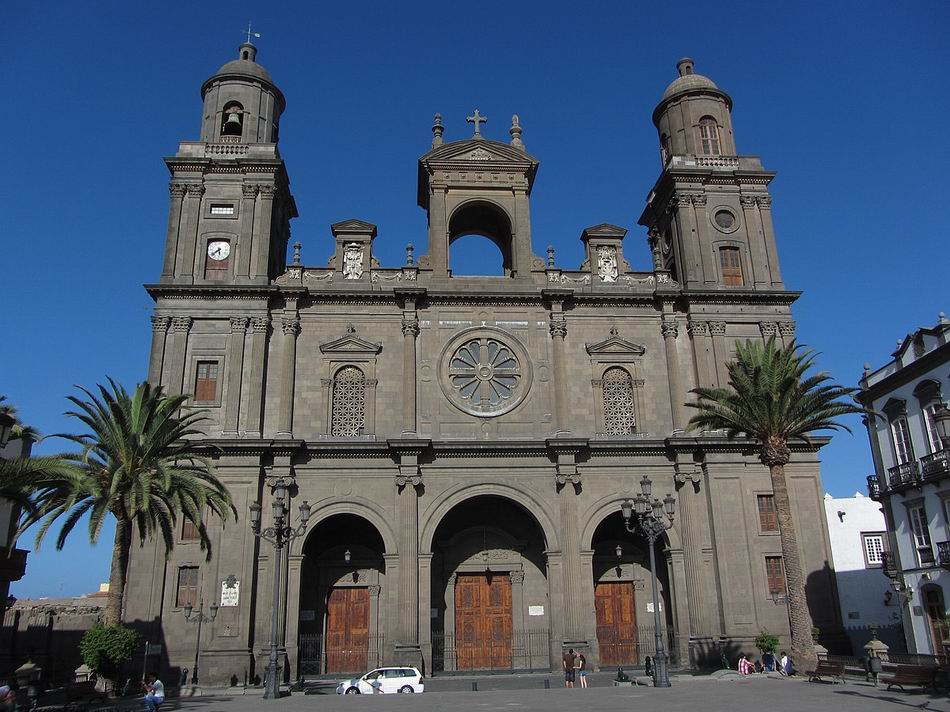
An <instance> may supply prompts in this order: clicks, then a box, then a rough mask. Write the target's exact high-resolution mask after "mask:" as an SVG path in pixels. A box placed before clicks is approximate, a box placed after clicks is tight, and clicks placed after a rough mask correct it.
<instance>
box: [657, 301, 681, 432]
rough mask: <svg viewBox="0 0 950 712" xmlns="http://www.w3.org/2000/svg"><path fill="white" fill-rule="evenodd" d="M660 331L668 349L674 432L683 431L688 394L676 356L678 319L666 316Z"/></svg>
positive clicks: (667, 358) (667, 363)
mask: <svg viewBox="0 0 950 712" xmlns="http://www.w3.org/2000/svg"><path fill="white" fill-rule="evenodd" d="M660 330H661V332H662V333H663V345H664V347H665V349H666V370H667V373H668V374H669V384H670V408H671V412H672V415H673V430H674V431H675V430H682V429H683V428H684V427H685V426H686V420H685V418H684V416H683V401H684V400H685V399H686V394H685V393H684V391H683V384H682V381H681V379H680V365H679V358H678V357H677V354H676V337H677V335H678V334H679V327H678V325H677V323H676V317H675V316H673V315H672V314H669V313H667V314H664V315H663V321H662V322H661V324H660Z"/></svg>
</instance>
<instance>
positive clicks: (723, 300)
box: [682, 289, 802, 306]
mask: <svg viewBox="0 0 950 712" xmlns="http://www.w3.org/2000/svg"><path fill="white" fill-rule="evenodd" d="M801 295H802V293H801V292H800V291H789V290H779V289H776V290H769V291H763V290H751V289H729V290H726V289H715V290H712V289H684V290H683V292H682V297H683V299H684V301H686V302H687V303H690V304H702V303H706V304H744V303H751V304H773V305H779V306H790V305H792V304H794V303H795V302H796V301H798V298H799V297H800V296H801Z"/></svg>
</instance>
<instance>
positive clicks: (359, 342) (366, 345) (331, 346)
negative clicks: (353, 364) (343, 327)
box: [320, 333, 383, 354]
mask: <svg viewBox="0 0 950 712" xmlns="http://www.w3.org/2000/svg"><path fill="white" fill-rule="evenodd" d="M382 350H383V347H382V345H381V344H374V343H373V342H372V341H366V339H361V338H360V337H359V336H357V335H356V334H354V333H348V334H346V335H345V336H341V337H340V338H339V339H334V340H333V341H329V342H327V343H325V344H320V351H321V352H322V353H325V354H378V353H379V352H380V351H382Z"/></svg>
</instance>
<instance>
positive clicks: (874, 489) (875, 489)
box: [868, 475, 881, 500]
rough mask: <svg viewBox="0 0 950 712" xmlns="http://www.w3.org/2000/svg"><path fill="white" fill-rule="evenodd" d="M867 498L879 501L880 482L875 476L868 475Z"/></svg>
mask: <svg viewBox="0 0 950 712" xmlns="http://www.w3.org/2000/svg"><path fill="white" fill-rule="evenodd" d="M868 496H869V497H870V498H871V499H874V500H879V499H881V481H880V480H879V479H878V478H877V475H868Z"/></svg>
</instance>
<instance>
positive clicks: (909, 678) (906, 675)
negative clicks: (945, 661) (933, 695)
mask: <svg viewBox="0 0 950 712" xmlns="http://www.w3.org/2000/svg"><path fill="white" fill-rule="evenodd" d="M936 678H937V668H935V667H931V666H926V665H898V666H897V669H896V670H895V671H894V673H893V674H891V675H880V676H879V677H878V681H879V682H883V683H884V684H886V685H887V689H888V690H890V689H891V688H892V687H899V688H900V689H901V690H903V689H904V685H916V686H918V687H921V688H923V689H925V690H926V689H927V688H928V687H932V688H934V690H936V689H937V680H936Z"/></svg>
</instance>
